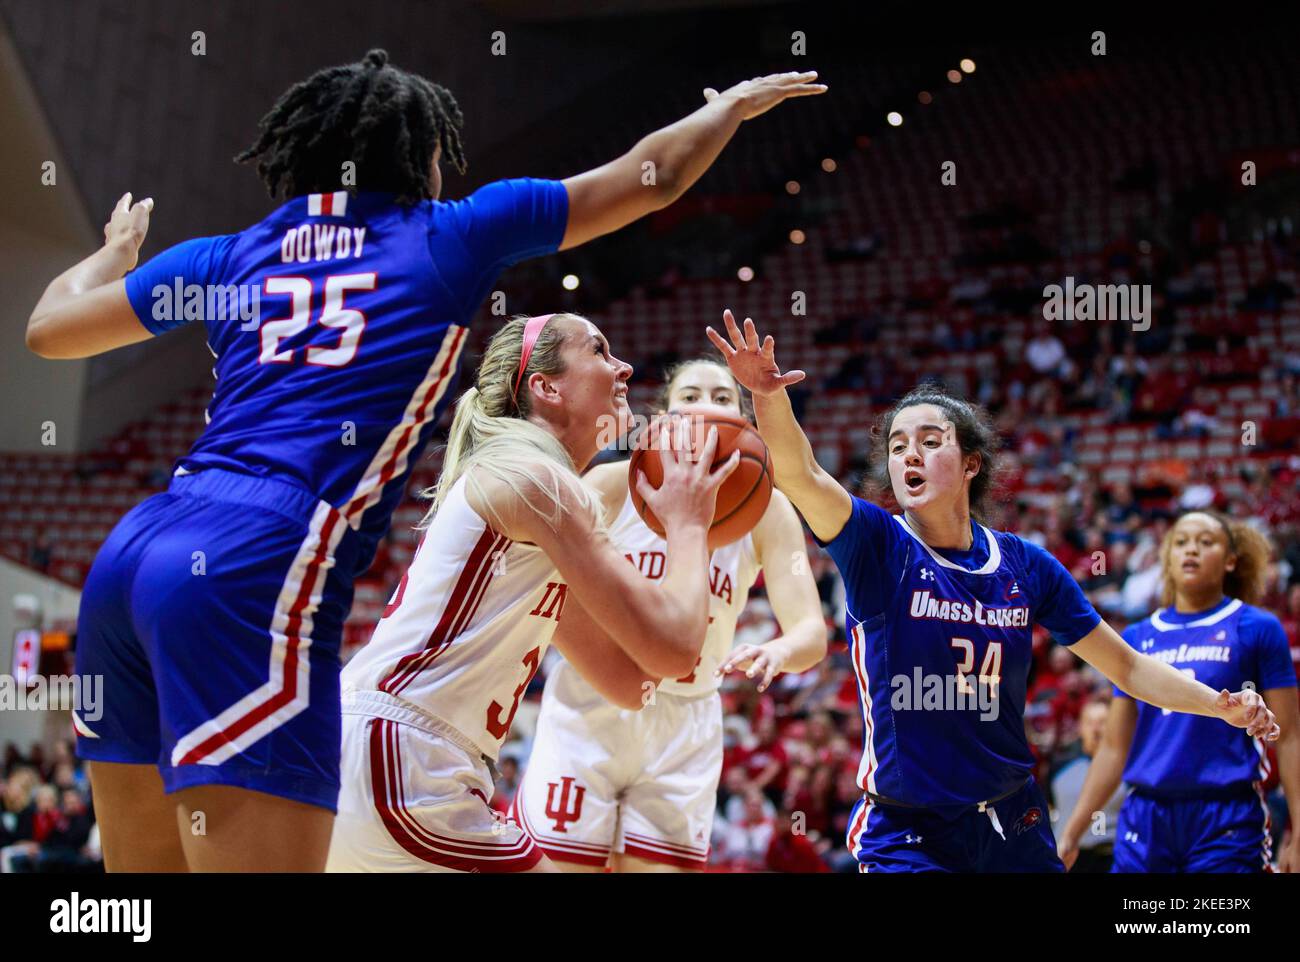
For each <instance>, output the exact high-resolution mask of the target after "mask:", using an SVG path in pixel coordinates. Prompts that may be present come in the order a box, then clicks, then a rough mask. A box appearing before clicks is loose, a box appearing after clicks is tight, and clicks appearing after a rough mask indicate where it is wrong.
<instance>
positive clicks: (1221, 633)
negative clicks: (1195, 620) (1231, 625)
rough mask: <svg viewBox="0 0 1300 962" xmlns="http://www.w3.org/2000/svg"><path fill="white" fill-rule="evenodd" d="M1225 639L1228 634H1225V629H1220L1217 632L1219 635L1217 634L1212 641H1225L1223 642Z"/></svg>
mask: <svg viewBox="0 0 1300 962" xmlns="http://www.w3.org/2000/svg"><path fill="white" fill-rule="evenodd" d="M1227 637H1228V632H1227V631H1226V630H1225V629H1220V630H1219V633H1218V634H1217V635H1215V636H1214V640H1215V641H1225V640H1226V639H1227Z"/></svg>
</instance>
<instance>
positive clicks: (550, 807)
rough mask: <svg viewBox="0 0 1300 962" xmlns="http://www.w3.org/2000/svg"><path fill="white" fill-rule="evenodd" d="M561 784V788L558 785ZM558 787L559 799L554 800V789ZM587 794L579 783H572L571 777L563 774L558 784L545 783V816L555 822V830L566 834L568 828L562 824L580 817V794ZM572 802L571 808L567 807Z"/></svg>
mask: <svg viewBox="0 0 1300 962" xmlns="http://www.w3.org/2000/svg"><path fill="white" fill-rule="evenodd" d="M561 785H562V786H563V788H561V787H560V786H561ZM557 789H559V795H560V801H559V803H558V804H557V803H556V801H555V794H556V790H557ZM586 794H587V790H586V789H585V788H583V787H582V786H581V785H575V784H573V777H572V776H571V775H565V776H563V777H562V778H561V779H560V784H559V785H557V784H555V782H547V783H546V817H547V818H549V819H550V820H551V821H553V822H555V830H556V831H557V832H564V833H565V834H566V835H567V834H568V831H569V830H568V829H567V828H565V827H564V826H565V825H567V824H568V823H569V822H576V821H577V820H578V819H580V818H582V796H584V795H586ZM570 802H572V804H573V808H572V809H570V808H569V804H570Z"/></svg>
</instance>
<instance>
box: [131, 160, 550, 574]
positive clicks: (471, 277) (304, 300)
mask: <svg viewBox="0 0 1300 962" xmlns="http://www.w3.org/2000/svg"><path fill="white" fill-rule="evenodd" d="M567 219H568V195H567V192H566V190H565V187H564V185H563V184H562V183H560V182H559V181H548V180H535V179H530V178H521V179H517V180H505V181H498V182H495V183H491V184H488V185H486V186H484V187H482V188H481V189H479V190H477V191H475V192H474V193H473V194H471V195H470V196H469V197H467V198H465V199H463V200H459V201H454V202H450V203H443V202H439V201H425V202H423V203H419V204H415V205H412V206H409V207H402V206H400V205H398V204H396V203H395V202H394V199H393V196H392V195H391V194H375V193H360V194H356V195H351V194H348V193H347V192H345V191H339V192H336V193H333V194H310V195H306V196H302V197H296V198H294V199H292V200H290V201H289V202H287V203H286V204H284V205H283V206H281V207H280V208H279V209H277V210H276V211H274V212H273V213H272V214H271V215H270V216H269V217H267V218H266V219H265V220H263V221H262V222H261V223H259V224H256V225H254V226H252V227H250V228H248V229H246V230H243V231H241V232H239V233H237V234H231V235H227V236H221V237H206V238H199V239H196V240H191V241H186V242H185V243H182V244H179V245H177V246H176V247H173V248H171V249H169V250H167V251H165V252H163V253H161V254H159V255H158V256H157V257H155V258H153V259H152V260H150V261H149V262H148V263H146V264H144V265H142V266H141V267H139V268H138V269H137V270H135V271H134V272H132V273H131V274H129V275H127V278H126V290H127V296H128V297H129V298H130V301H131V305H132V307H133V308H134V310H135V312H136V315H137V316H138V317H139V319H140V321H141V323H143V324H144V325H145V327H147V328H148V329H149V330H150V331H152V332H153V333H155V334H158V333H162V332H163V331H165V330H168V329H170V328H172V327H175V326H177V325H179V324H183V323H186V322H187V321H192V320H203V322H204V323H205V325H206V327H207V339H208V346H209V348H210V349H211V351H212V353H213V355H214V356H215V358H216V365H215V367H214V369H213V374H214V375H215V377H216V387H215V390H214V392H213V397H212V401H211V403H210V405H209V406H208V411H207V417H208V426H207V429H206V430H205V431H204V432H203V434H202V435H201V436H200V437H199V439H198V441H197V442H196V443H195V444H194V446H193V448H191V450H190V451H189V453H188V454H187V455H185V456H184V457H183V458H181V460H180V461H179V463H178V466H177V473H178V474H186V473H190V472H195V471H200V470H202V469H204V468H223V469H226V470H230V471H236V472H240V473H244V474H249V475H254V476H263V477H273V478H277V479H280V480H286V481H289V482H291V483H293V484H296V485H298V486H300V487H302V488H303V489H305V490H307V491H309V492H311V493H312V494H314V495H315V496H316V497H317V498H318V499H320V500H322V501H325V502H327V503H328V504H330V505H332V506H334V507H335V508H336V509H337V510H338V512H339V514H340V516H341V517H342V518H343V519H344V520H345V521H346V523H347V524H348V525H349V526H350V527H351V528H352V529H353V530H354V531H355V532H356V533H357V535H358V536H359V538H360V542H361V550H360V551H359V553H358V555H357V565H358V567H357V569H356V570H355V571H354V572H353V574H359V573H360V572H361V571H364V570H365V568H366V567H368V566H369V564H370V561H371V559H372V557H373V555H374V550H375V547H376V545H377V543H378V541H379V539H380V538H382V537H383V535H384V533H385V532H386V531H387V529H388V521H389V518H390V516H391V514H392V512H393V510H394V508H396V506H397V503H398V501H399V500H400V499H401V497H402V492H403V490H404V489H405V486H406V480H407V477H408V476H409V474H410V472H411V470H412V468H413V467H414V465H415V463H416V459H417V458H418V457H419V455H420V452H421V451H422V449H423V448H424V445H425V444H426V442H427V441H428V439H429V436H430V434H431V433H432V431H433V428H434V425H435V423H436V422H437V420H438V418H439V416H440V414H441V413H442V410H443V408H444V407H445V406H446V404H447V403H448V401H449V400H450V399H452V398H453V397H454V389H455V385H456V381H457V375H458V369H459V363H460V358H461V352H462V349H463V348H464V346H465V340H466V334H467V328H468V324H469V321H470V320H471V318H472V316H473V314H474V311H475V310H476V309H477V308H478V306H479V304H480V303H481V302H482V300H483V298H484V297H485V296H486V295H487V294H488V292H489V290H490V289H491V285H492V283H493V281H494V280H495V279H496V277H497V275H498V274H499V273H500V272H501V271H502V270H503V269H504V268H505V267H507V266H508V265H510V264H513V263H515V262H516V261H519V260H522V259H524V258H526V257H531V256H536V255H540V254H545V253H549V252H551V251H555V250H556V249H558V247H559V245H560V242H561V240H562V239H563V236H564V231H565V227H566V223H567Z"/></svg>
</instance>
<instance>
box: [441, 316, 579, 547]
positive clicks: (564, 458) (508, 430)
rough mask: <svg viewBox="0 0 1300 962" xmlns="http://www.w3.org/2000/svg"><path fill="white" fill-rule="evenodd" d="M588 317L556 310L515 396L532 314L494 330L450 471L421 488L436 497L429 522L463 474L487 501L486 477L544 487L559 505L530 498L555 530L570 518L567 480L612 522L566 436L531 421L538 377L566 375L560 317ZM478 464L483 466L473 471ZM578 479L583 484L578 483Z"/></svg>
mask: <svg viewBox="0 0 1300 962" xmlns="http://www.w3.org/2000/svg"><path fill="white" fill-rule="evenodd" d="M561 317H572V318H576V319H579V320H582V318H580V317H578V315H575V314H556V315H555V316H554V317H553V318H552V319H551V321H550V322H548V323H547V325H546V327H545V328H544V329H543V330H542V334H541V336H540V337H539V338H538V339H537V343H536V345H535V346H534V347H533V352H532V355H531V356H530V358H529V361H528V367H527V369H526V370H525V371H524V376H523V378H522V380H521V382H520V385H519V396H518V398H516V397H515V394H514V385H515V378H516V375H517V374H518V370H519V357H520V354H521V353H522V352H523V340H524V324H525V323H526V322H527V320H528V318H526V317H515V318H512V319H511V320H510V321H508V322H507V323H506V324H505V325H504V326H503V327H502V328H501V330H499V331H497V333H496V334H495V335H493V337H492V340H491V341H489V342H488V347H487V350H486V351H484V352H483V360H482V361H481V362H480V364H479V368H478V373H477V375H476V377H475V384H474V386H473V387H471V388H470V389H469V390H467V391H466V392H465V393H464V394H462V395H461V396H460V398H459V399H458V400H457V401H456V414H455V416H454V417H453V419H452V422H451V431H450V433H449V435H448V437H447V445H446V448H445V451H444V454H443V462H442V473H441V475H439V477H438V481H437V483H436V484H434V485H433V487H431V488H427V489H425V490H424V491H421V492H420V496H421V497H423V498H429V499H431V500H432V502H433V503H432V505H431V506H430V507H429V510H428V512H427V513H426V514H425V516H424V518H423V519H422V520H421V521H420V525H419V526H420V527H421V528H427V527H428V526H429V525H430V524H432V522H433V519H434V517H435V516H436V515H437V513H438V509H439V508H440V507H442V504H443V502H444V501H445V500H446V498H447V494H448V493H449V492H450V491H451V489H452V487H453V486H454V485H455V484H456V482H457V481H459V480H460V479H461V478H462V477H464V478H465V483H466V485H467V486H469V488H470V489H471V490H473V491H474V493H475V494H476V495H478V500H479V502H480V503H482V504H490V502H489V500H488V499H487V497H486V496H485V492H484V490H483V485H482V478H483V477H484V476H489V477H493V478H496V479H498V480H500V481H502V482H504V483H505V484H506V485H508V486H509V487H510V488H511V490H513V491H515V492H517V493H520V494H521V495H522V494H523V492H524V491H525V490H530V489H531V490H540V491H541V492H543V493H544V494H545V495H546V497H545V498H544V499H542V500H543V501H544V502H545V503H546V504H549V505H550V506H551V510H550V511H549V512H544V511H543V510H542V509H541V508H540V507H537V505H536V500H537V499H535V498H531V497H524V498H523V500H524V503H526V504H529V505H531V506H533V507H534V509H535V510H537V511H538V514H539V516H540V517H542V518H543V519H544V520H545V521H546V522H547V524H549V525H550V526H551V527H552V528H554V527H555V526H556V525H557V524H558V523H559V522H560V519H561V517H562V512H563V510H564V508H563V501H562V499H561V496H560V495H561V486H562V485H564V486H568V487H570V488H572V489H573V490H576V491H578V492H579V495H580V497H579V503H580V504H581V505H582V506H583V507H584V508H587V509H590V510H592V511H594V513H595V516H596V518H597V521H598V525H599V526H600V527H603V526H604V519H603V512H602V511H601V508H600V505H599V502H598V501H597V498H596V496H595V494H594V492H592V491H591V489H589V488H588V487H587V486H586V485H584V484H582V483H581V480H580V479H579V477H578V472H577V470H576V467H575V466H574V463H573V459H572V458H571V457H570V456H569V452H568V450H567V449H566V448H565V447H564V445H563V444H561V443H560V440H559V439H558V438H557V437H556V436H555V435H554V434H552V433H550V432H549V431H547V430H545V429H544V428H542V427H540V426H538V425H537V424H534V423H533V422H532V421H529V420H528V413H529V411H530V410H531V407H532V403H531V398H530V395H529V394H528V391H527V382H528V378H529V376H530V375H532V374H534V373H541V374H562V373H564V368H565V364H564V359H563V356H562V354H561V352H562V350H563V348H564V343H565V335H564V333H563V331H562V330H561V329H560V325H557V324H556V323H555V320H556V319H557V318H561ZM539 455H540V457H539ZM471 469H475V470H473V471H471ZM573 481H578V482H579V483H578V484H577V485H576V486H575V485H573V484H572V482H573ZM489 520H490V523H491V524H493V526H494V527H496V528H497V529H498V530H499V529H500V528H502V527H503V525H502V523H501V518H500V517H499V516H497V515H496V514H495V512H494V515H493V517H492V518H491V519H489Z"/></svg>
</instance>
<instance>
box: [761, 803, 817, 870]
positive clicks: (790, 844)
mask: <svg viewBox="0 0 1300 962" xmlns="http://www.w3.org/2000/svg"><path fill="white" fill-rule="evenodd" d="M794 828H795V825H794V823H793V822H792V820H791V816H790V813H789V812H787V811H781V812H778V813H777V816H776V820H775V821H774V822H773V823H772V841H771V842H770V843H769V844H768V847H767V858H766V860H765V866H766V868H767V870H768V871H769V872H801V873H805V874H807V873H813V872H829V871H830V869H829V868H827V867H826V863H825V862H823V861H822V860H821V856H820V855H818V854H817V849H816V848H814V847H813V844H812V842H810V841H809V840H808V836H807V835H805V834H803V833H802V832H799V833H797V834H796V833H795V831H794Z"/></svg>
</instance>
